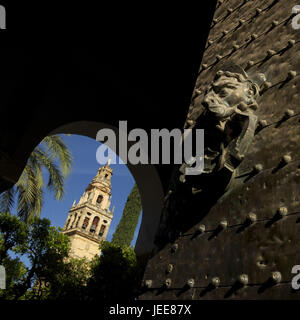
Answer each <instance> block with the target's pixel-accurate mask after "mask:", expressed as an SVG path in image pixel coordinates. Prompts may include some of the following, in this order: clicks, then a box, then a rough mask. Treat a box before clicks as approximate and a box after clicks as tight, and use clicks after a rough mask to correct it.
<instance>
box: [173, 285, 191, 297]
mask: <svg viewBox="0 0 300 320" xmlns="http://www.w3.org/2000/svg"><path fill="white" fill-rule="evenodd" d="M188 290H190V287H189V286H188V285H187V284H185V285H184V286H183V287H182V288H181V289H180V290H179V291H178V292H177V293H176V297H178V298H179V297H180V296H181V295H182V294H184V293H185V292H187V291H188Z"/></svg>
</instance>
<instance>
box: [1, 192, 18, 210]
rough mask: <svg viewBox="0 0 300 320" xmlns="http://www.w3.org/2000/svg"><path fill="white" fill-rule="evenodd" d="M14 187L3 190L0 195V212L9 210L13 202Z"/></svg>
mask: <svg viewBox="0 0 300 320" xmlns="http://www.w3.org/2000/svg"><path fill="white" fill-rule="evenodd" d="M15 195H16V189H15V188H14V187H12V188H10V189H8V190H6V191H4V192H2V193H1V195H0V210H1V212H10V210H11V208H12V207H13V205H14V203H15Z"/></svg>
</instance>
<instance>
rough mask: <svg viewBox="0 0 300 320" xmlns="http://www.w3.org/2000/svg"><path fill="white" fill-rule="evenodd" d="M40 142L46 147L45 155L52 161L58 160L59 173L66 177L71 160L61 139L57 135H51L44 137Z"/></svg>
mask: <svg viewBox="0 0 300 320" xmlns="http://www.w3.org/2000/svg"><path fill="white" fill-rule="evenodd" d="M42 142H43V143H44V144H45V145H46V147H47V153H48V154H49V155H51V156H53V158H54V159H57V158H58V159H59V162H60V165H61V171H62V173H63V175H64V176H67V175H68V174H69V173H70V169H71V165H72V162H73V159H72V155H71V153H70V151H69V150H68V148H67V146H66V145H65V143H64V141H63V140H62V138H61V137H60V136H58V135H52V136H48V137H45V138H44V139H43V141H42Z"/></svg>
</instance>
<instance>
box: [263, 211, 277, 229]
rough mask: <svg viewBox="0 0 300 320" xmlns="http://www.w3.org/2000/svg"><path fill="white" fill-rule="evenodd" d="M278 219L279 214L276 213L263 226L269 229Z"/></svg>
mask: <svg viewBox="0 0 300 320" xmlns="http://www.w3.org/2000/svg"><path fill="white" fill-rule="evenodd" d="M280 219H281V216H280V215H279V213H276V214H275V215H274V217H273V218H272V219H271V220H269V221H268V222H267V223H266V224H265V228H270V227H271V226H272V225H273V224H274V223H276V222H277V221H279V220H280Z"/></svg>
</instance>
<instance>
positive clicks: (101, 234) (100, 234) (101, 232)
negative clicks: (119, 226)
mask: <svg viewBox="0 0 300 320" xmlns="http://www.w3.org/2000/svg"><path fill="white" fill-rule="evenodd" d="M105 228H106V226H105V225H104V224H103V225H102V226H101V228H100V231H99V236H100V237H102V236H103V234H104V231H105Z"/></svg>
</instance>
